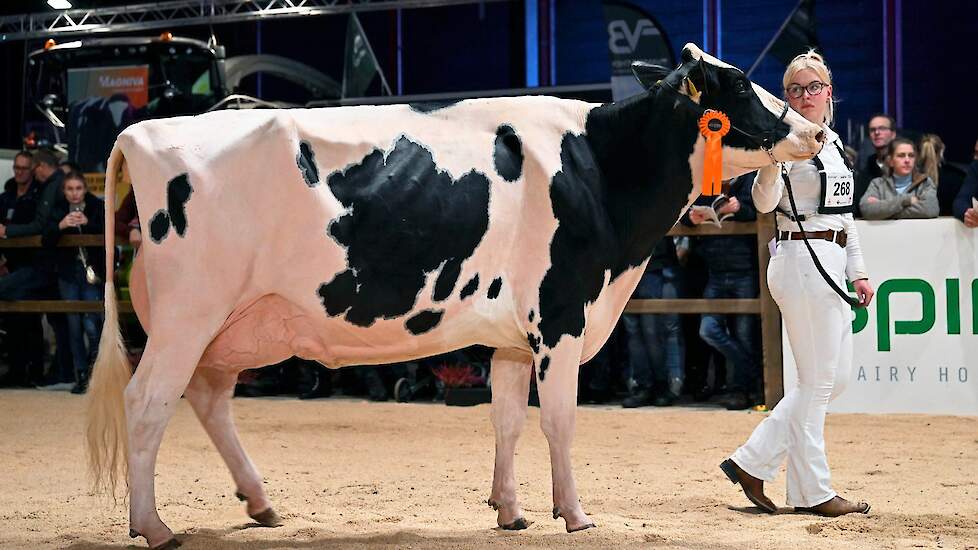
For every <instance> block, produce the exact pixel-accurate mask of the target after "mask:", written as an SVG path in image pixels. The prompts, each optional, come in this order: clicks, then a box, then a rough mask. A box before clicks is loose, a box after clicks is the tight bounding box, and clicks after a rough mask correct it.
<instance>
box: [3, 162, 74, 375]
mask: <svg viewBox="0 0 978 550" xmlns="http://www.w3.org/2000/svg"><path fill="white" fill-rule="evenodd" d="M32 157H33V158H32V161H33V162H32V164H31V167H32V172H33V183H31V184H30V186H29V187H27V191H26V192H25V193H24V195H22V196H19V197H18V196H17V195H16V189H15V190H12V192H5V193H4V195H3V196H4V200H2V201H0V210H2V211H0V217H2V220H0V222H2V223H0V238H7V237H10V238H14V237H29V236H33V235H40V234H41V233H43V232H44V228H45V227H46V226H47V224H48V221H49V218H50V216H51V207H52V206H53V205H54V203H55V201H57V200H64V195H63V193H62V188H63V186H64V172H62V171H61V170H60V169H59V168H58V165H59V164H60V159H59V158H58V156H57V155H56V154H55V153H54V152H53V151H51V150H48V149H38V150H37V151H36V152H35V153H34V154H33V155H32ZM23 166H26V162H25V159H24V158H22V156H21V155H18V158H17V159H16V161H15V168H14V171H15V172H18V173H20V172H23V170H20V169H18V167H20V168H22V167H23ZM13 250H14V249H6V250H5V251H4V253H5V254H6V256H7V258H8V261H10V262H12V264H11V266H10V273H8V274H6V275H4V276H2V277H0V300H29V299H51V298H58V297H59V295H58V286H57V280H56V278H55V251H54V250H53V249H47V248H28V249H25V250H24V256H23V257H21V258H18V259H17V261H16V262H15V263H14V262H13V259H12V258H11V251H13ZM47 318H48V323H49V324H50V325H51V327H52V328H53V329H54V334H55V342H56V346H57V355H56V357H55V365H54V366H52V373H51V379H52V380H51V381H69V380H71V381H73V380H74V366H73V365H72V361H71V348H70V347H69V345H68V325H67V321H66V319H65V316H64V314H62V313H50V314H48V315H47ZM32 323H33V322H32ZM37 334H40V332H39V331H38V332H37ZM8 336H9V335H8ZM30 336H31V338H34V337H35V335H34V333H33V332H32V333H31V335H30ZM62 344H63V345H62ZM34 378H35V379H34V380H33V382H34V384H35V385H38V384H39V383H40V382H41V380H39V379H38V378H39V377H36V376H35V377H34Z"/></svg>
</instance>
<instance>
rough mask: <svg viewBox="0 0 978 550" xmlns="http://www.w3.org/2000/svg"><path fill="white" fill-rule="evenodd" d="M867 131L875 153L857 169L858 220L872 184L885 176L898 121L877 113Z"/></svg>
mask: <svg viewBox="0 0 978 550" xmlns="http://www.w3.org/2000/svg"><path fill="white" fill-rule="evenodd" d="M866 129H867V130H868V131H869V140H870V142H871V143H872V144H873V149H874V150H875V152H874V153H873V154H871V155H869V156H868V157H866V158H865V159H863V161H862V162H861V163H860V165H859V166H858V167H857V173H856V182H855V183H856V186H855V196H854V197H853V200H854V205H855V207H856V208H855V210H856V211H855V212H854V214H855V216H856V217H857V218H858V217H861V216H862V212H861V204H862V202H861V201H862V197H863V194H865V193H866V189H868V188H869V184H870V182H872V181H873V180H874V179H876V178H879V177H882V176H883V168H884V164H883V159H884V157H885V156H886V148H887V147H889V145H890V142H891V141H893V139H894V138H896V121H895V120H893V117H891V116H890V115H885V114H883V113H877V114H875V115H873V116H871V117H870V118H869V124H867V125H866Z"/></svg>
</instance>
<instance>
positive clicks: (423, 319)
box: [404, 309, 445, 335]
mask: <svg viewBox="0 0 978 550" xmlns="http://www.w3.org/2000/svg"><path fill="white" fill-rule="evenodd" d="M444 313H445V310H443V309H426V310H424V311H422V312H420V313H418V314H416V315H414V316H412V317H411V318H410V319H408V320H407V321H405V322H404V327H405V328H407V329H408V330H409V331H410V332H411V334H414V335H418V334H424V333H426V332H428V331H429V330H431V329H433V328H435V327H436V326H438V323H440V322H441V316H442V315H443V314H444Z"/></svg>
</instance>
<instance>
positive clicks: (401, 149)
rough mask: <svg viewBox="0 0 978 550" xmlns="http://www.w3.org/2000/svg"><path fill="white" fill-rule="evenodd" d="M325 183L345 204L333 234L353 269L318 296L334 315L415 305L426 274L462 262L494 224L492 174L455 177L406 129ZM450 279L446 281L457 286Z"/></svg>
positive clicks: (367, 314) (364, 319) (355, 316)
mask: <svg viewBox="0 0 978 550" xmlns="http://www.w3.org/2000/svg"><path fill="white" fill-rule="evenodd" d="M326 183H327V185H329V187H330V190H331V191H332V193H333V195H334V196H335V197H336V198H337V200H339V201H340V203H342V204H343V206H345V207H346V211H344V213H343V214H341V215H340V216H339V217H338V218H336V219H335V220H333V221H332V222H331V223H330V224H329V228H328V233H329V235H330V236H331V237H332V238H333V239H334V240H335V241H336V242H337V243H339V244H340V245H342V246H344V247H345V248H346V251H347V265H348V266H349V268H348V269H346V270H345V271H341V272H339V273H336V274H335V275H334V277H333V279H332V280H331V281H330V282H328V283H324V284H323V285H321V286H320V288H319V295H320V297H321V298H322V300H323V305H324V307H325V308H326V312H327V313H328V314H329V315H330V316H335V315H339V314H340V313H344V312H345V314H346V315H345V319H346V320H347V321H349V322H350V323H353V324H355V325H359V326H370V325H371V324H373V322H374V321H375V320H377V319H379V318H385V319H392V318H395V317H398V316H400V315H404V314H406V313H407V312H409V311H411V309H412V308H413V307H414V304H415V302H416V300H417V298H418V294H419V293H420V292H421V290H422V288H423V287H424V284H425V277H426V275H427V274H428V273H431V272H433V271H435V270H436V269H438V268H439V267H440V266H441V265H442V264H443V263H446V262H453V263H455V262H457V263H458V264H459V265H461V263H462V262H463V261H464V260H465V259H466V258H468V257H470V256H471V255H472V253H473V252H474V251H475V248H476V246H478V244H479V242H480V241H481V240H482V237H483V236H484V235H485V233H486V230H487V229H488V227H489V188H490V185H489V179H488V178H487V177H486V176H485V175H484V174H481V173H479V172H476V171H475V170H472V171H470V172H468V173H466V174H464V175H463V176H462V177H460V178H459V179H457V180H453V179H452V176H451V175H450V174H449V173H447V172H444V171H442V170H440V169H439V168H438V166H437V165H436V164H435V162H434V160H433V158H432V155H431V152H430V151H428V150H427V149H426V148H425V147H424V146H422V145H420V144H418V143H415V142H413V141H411V140H410V139H409V138H407V137H404V136H402V137H400V138H398V139H397V141H396V142H395V143H394V147H393V149H392V150H391V151H390V152H389V153H388V154H386V155H385V153H384V151H381V150H380V149H375V150H374V151H372V152H370V153H369V154H367V155H366V156H365V157H364V158H363V160H362V161H361V162H359V163H357V164H355V165H353V166H350V167H349V168H347V169H345V170H341V171H337V172H334V173H332V174H330V175H329V177H327V178H326ZM446 267H447V264H446ZM453 269H454V268H453ZM446 277H447V275H446ZM456 277H457V276H456ZM447 280H448V279H446V282H445V283H444V284H443V285H440V286H442V287H444V286H451V287H454V284H452V285H448V282H447ZM438 286H439V285H437V284H436V287H438ZM438 294H439V295H441V292H440V290H439V291H438Z"/></svg>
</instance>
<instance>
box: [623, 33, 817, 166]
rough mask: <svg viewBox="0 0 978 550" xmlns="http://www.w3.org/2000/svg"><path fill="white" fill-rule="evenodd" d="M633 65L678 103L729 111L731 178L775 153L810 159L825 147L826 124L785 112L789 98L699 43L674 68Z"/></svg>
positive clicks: (726, 161) (726, 160) (726, 141)
mask: <svg viewBox="0 0 978 550" xmlns="http://www.w3.org/2000/svg"><path fill="white" fill-rule="evenodd" d="M633 70H634V72H635V76H636V77H638V79H639V80H640V81H641V82H642V84H643V85H644V86H645V88H646V89H649V90H652V89H653V87H655V86H656V84H657V83H659V86H660V88H661V92H660V93H662V94H670V93H672V94H675V97H676V104H677V109H687V108H688V109H691V110H692V111H693V112H694V113H699V112H702V110H703V109H715V110H718V111H722V112H724V113H726V115H727V117H728V118H729V119H730V123H731V125H732V128H731V130H730V132H729V133H728V134H727V135H726V136H725V137H724V138H723V165H724V166H723V177H724V178H725V179H726V178H732V177H736V176H738V175H741V174H744V173H747V172H750V171H752V170H756V169H758V168H762V167H764V166H766V165H769V164H771V162H772V159H773V160H777V161H778V162H783V161H798V160H807V159H810V158H812V157H814V156H815V154H817V153H818V151H819V150H820V149H821V147H822V140H823V139H824V134H823V132H822V128H821V127H820V126H818V125H817V124H813V123H811V122H809V121H808V120H806V119H805V118H804V117H802V116H801V115H800V114H798V113H796V112H795V111H793V110H791V109H788V110H787V112H785V102H784V101H782V100H780V99H778V98H776V97H774V96H773V95H771V94H770V93H768V92H767V91H766V90H764V89H763V88H761V87H760V86H758V85H757V84H754V83H753V82H751V81H750V80H748V79H747V77H746V76H745V75H744V72H743V71H741V70H740V69H738V68H736V67H734V66H732V65H728V64H726V63H724V62H723V61H720V60H719V59H717V58H715V57H713V56H711V55H709V54H706V53H704V52H703V51H702V50H700V49H699V48H698V47H696V45H694V44H686V46H685V47H684V48H683V52H682V63H681V64H680V65H679V67H677V68H676V69H674V70H671V71H670V70H668V69H664V68H662V67H658V66H655V65H648V64H642V63H636V64H635V65H633ZM660 80H661V82H659V81H660ZM681 96H685V97H681ZM687 99H688V100H689V101H688V102H687ZM684 102H685V103H684ZM690 102H691V103H690ZM694 103H695V105H693V104H694Z"/></svg>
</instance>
